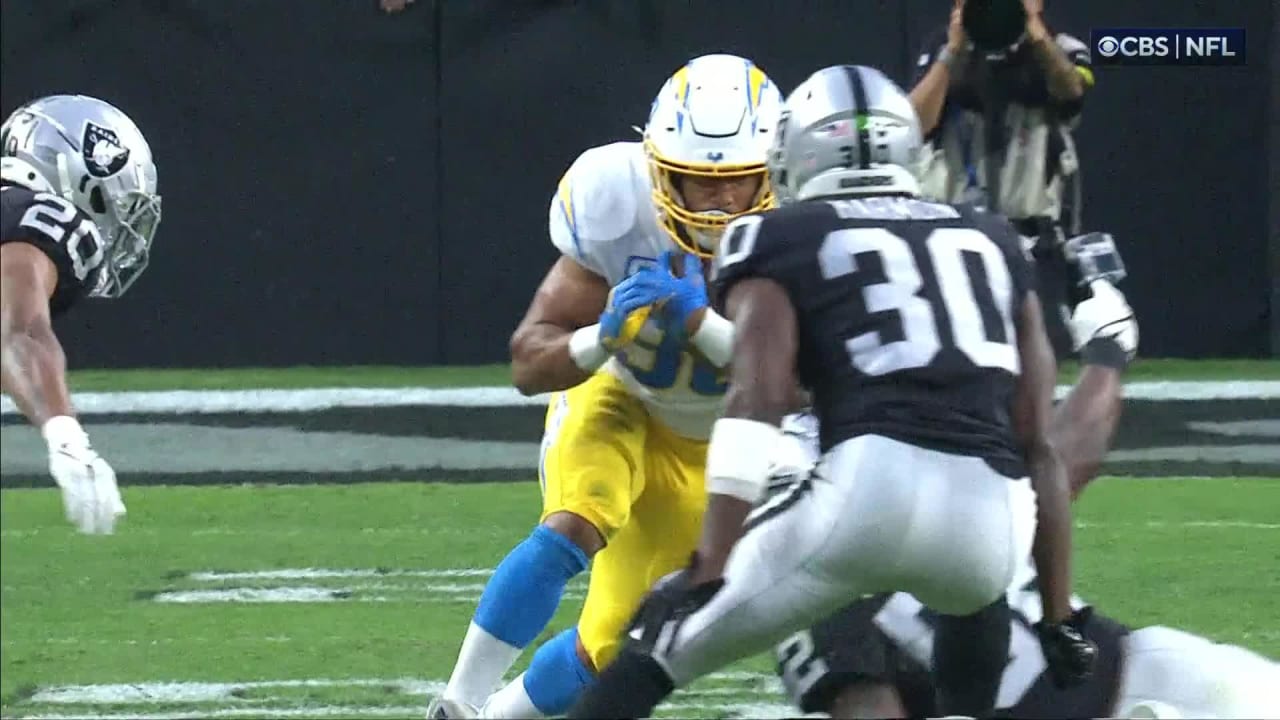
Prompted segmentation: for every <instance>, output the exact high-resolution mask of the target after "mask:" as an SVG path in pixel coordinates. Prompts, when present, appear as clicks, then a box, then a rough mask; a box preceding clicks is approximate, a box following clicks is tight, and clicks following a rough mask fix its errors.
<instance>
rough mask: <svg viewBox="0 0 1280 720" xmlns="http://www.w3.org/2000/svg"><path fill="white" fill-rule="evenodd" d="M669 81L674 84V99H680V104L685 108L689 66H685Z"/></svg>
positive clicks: (687, 102)
mask: <svg viewBox="0 0 1280 720" xmlns="http://www.w3.org/2000/svg"><path fill="white" fill-rule="evenodd" d="M671 80H672V81H673V82H675V84H676V97H678V98H680V102H681V104H683V105H685V106H686V107H687V106H688V105H689V66H688V65H685V66H684V67H682V68H680V69H679V70H677V71H676V74H675V75H673V76H671Z"/></svg>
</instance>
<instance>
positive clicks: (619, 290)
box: [600, 268, 671, 352]
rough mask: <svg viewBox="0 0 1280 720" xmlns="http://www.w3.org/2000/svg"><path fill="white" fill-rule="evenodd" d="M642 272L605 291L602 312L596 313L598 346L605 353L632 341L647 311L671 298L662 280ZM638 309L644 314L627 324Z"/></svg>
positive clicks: (651, 273) (654, 274) (643, 270)
mask: <svg viewBox="0 0 1280 720" xmlns="http://www.w3.org/2000/svg"><path fill="white" fill-rule="evenodd" d="M646 270H647V268H645V269H641V270H640V271H638V272H636V273H634V274H632V275H631V276H630V277H628V278H626V279H625V280H623V281H622V282H620V283H618V284H617V285H615V286H613V289H612V290H610V291H609V299H608V300H607V301H606V302H605V307H604V312H602V313H600V344H601V345H603V346H604V347H605V349H606V350H608V351H609V352H614V351H616V350H618V349H619V348H621V347H622V346H624V345H627V344H628V343H630V342H631V341H632V340H634V339H635V336H636V334H637V333H639V332H640V328H641V327H642V326H643V325H644V320H645V318H646V317H647V316H648V312H647V308H649V307H650V306H652V305H653V304H655V303H659V302H662V301H664V300H666V299H667V298H669V297H670V296H671V290H670V288H669V287H668V286H667V285H666V284H665V283H664V282H663V280H662V278H661V277H660V276H659V275H658V274H657V273H654V272H652V271H647V272H646ZM638 310H645V311H646V312H645V313H644V315H643V316H636V319H633V320H631V322H628V319H630V318H632V316H633V313H635V312H636V311H638Z"/></svg>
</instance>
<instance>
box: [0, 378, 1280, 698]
mask: <svg viewBox="0 0 1280 720" xmlns="http://www.w3.org/2000/svg"><path fill="white" fill-rule="evenodd" d="M1276 365H1277V364H1276V363H1225V364H1222V365H1219V364H1205V365H1201V366H1199V367H1197V366H1195V365H1191V364H1177V363H1175V364H1169V365H1167V366H1166V368H1165V369H1166V371H1167V372H1166V373H1165V374H1164V375H1160V374H1156V373H1153V374H1151V375H1149V376H1142V377H1138V376H1137V375H1136V374H1135V376H1134V377H1133V378H1132V379H1135V380H1136V379H1142V380H1148V379H1151V380H1156V379H1270V378H1278V377H1280V373H1278V372H1276ZM505 372H506V369H505V368H501V367H498V368H469V369H464V370H461V371H455V370H451V369H450V370H439V369H431V370H426V371H411V370H402V369H381V368H379V369H368V370H360V371H344V372H341V373H335V372H334V371H331V370H320V369H304V370H294V371H277V370H262V371H247V372H243V371H242V372H221V373H217V372H213V373H207V372H195V371H175V372H167V373H166V372H143V371H137V372H131V373H125V374H102V373H92V372H89V373H78V374H77V375H76V377H75V380H74V386H75V387H76V389H77V390H80V391H84V390H118V389H173V388H191V387H195V388H238V387H315V386H334V385H341V386H378V385H381V386H397V385H404V384H433V385H437V384H438V385H450V386H457V385H488V384H501V383H503V382H504V378H505ZM406 479H410V480H411V479H412V478H399V477H388V478H387V480H388V481H389V482H386V483H369V484H359V485H321V486H309V485H291V486H258V485H237V486H211V487H130V488H126V490H125V498H126V501H127V502H128V504H129V516H128V518H127V519H126V520H125V522H124V524H123V525H122V527H121V529H120V531H119V532H118V533H117V534H116V535H114V536H109V537H84V536H80V535H77V534H75V533H74V532H73V531H72V529H71V528H70V527H69V526H68V525H67V523H66V522H65V521H64V520H63V518H62V516H61V503H60V500H59V497H58V494H57V492H56V491H55V490H53V489H40V490H5V491H3V493H2V500H3V502H0V538H2V540H3V542H2V543H0V575H2V586H3V588H2V591H0V635H2V636H3V641H2V653H0V706H2V707H0V714H2V715H3V717H4V718H46V719H47V720H53V719H54V718H70V717H91V718H97V719H98V720H102V719H103V718H117V717H126V716H127V717H141V718H148V719H150V718H159V717H172V716H175V715H177V716H181V717H266V716H272V717H344V718H345V717H368V718H373V717H380V718H387V717H421V714H422V712H423V711H424V710H425V707H426V704H427V701H428V699H429V697H430V696H431V695H433V694H434V693H435V692H437V691H438V690H439V689H440V688H441V687H442V686H443V681H444V680H445V679H446V677H447V675H448V672H449V670H450V667H451V665H452V662H453V659H454V656H455V653H456V651H457V648H458V645H459V643H460V641H461V638H462V635H463V633H464V631H465V630H466V626H467V621H468V619H469V618H470V614H471V612H472V610H473V608H474V604H475V601H476V599H477V598H478V597H479V593H480V590H481V588H482V587H483V583H484V582H485V580H486V579H487V577H488V573H489V570H490V568H492V567H493V565H495V564H496V563H497V562H498V561H499V560H500V559H501V558H502V556H503V555H504V554H505V553H506V551H507V550H508V549H509V548H510V547H511V546H512V545H513V544H514V543H516V542H518V541H519V540H520V539H521V538H523V537H524V536H525V535H526V534H527V533H528V530H529V528H530V526H531V525H532V523H534V522H535V521H536V519H537V515H538V508H539V502H540V500H539V495H538V485H537V483H536V482H534V481H532V479H531V481H530V482H523V483H491V484H460V485H459V484H422V483H404V482H390V481H396V480H406ZM1076 519H1077V523H1078V530H1077V533H1076V544H1077V548H1078V555H1077V560H1076V586H1077V590H1078V592H1079V593H1080V594H1081V595H1083V596H1084V597H1085V598H1086V599H1087V600H1089V601H1091V602H1094V603H1096V605H1097V606H1098V608H1099V609H1101V610H1102V611H1103V612H1105V613H1107V614H1108V615H1111V616H1113V617H1116V618H1118V619H1120V620H1122V621H1124V622H1126V623H1128V624H1130V625H1134V626H1141V625H1147V624H1156V623H1160V624H1168V625H1172V626H1176V627H1179V628H1183V629H1187V630H1191V631H1194V632H1197V633H1200V634H1203V635H1206V636H1208V637H1211V638H1214V639H1217V640H1221V641H1226V642H1232V643H1239V644H1242V645H1245V646H1247V647H1249V648H1252V649H1254V650H1257V651H1260V652H1262V653H1264V654H1267V655H1269V656H1271V657H1280V626H1278V624H1277V618H1280V600H1277V598H1280V573H1277V572H1276V569H1277V567H1280V478H1144V479H1135V478H1103V479H1100V480H1099V481H1097V483H1095V485H1094V486H1092V487H1091V488H1090V489H1089V490H1088V492H1087V493H1086V494H1085V496H1084V498H1083V499H1082V500H1081V501H1080V503H1079V504H1078V506H1077V510H1076ZM584 587H585V583H584V582H583V578H578V579H576V580H575V581H574V582H573V583H572V584H571V585H570V589H569V594H568V596H567V599H566V602H565V603H564V604H563V605H562V607H561V609H560V611H559V613H558V614H557V615H556V618H555V620H554V621H553V622H552V624H551V626H550V627H549V628H548V630H547V631H546V633H545V634H544V636H543V638H540V639H539V642H540V641H541V640H543V639H546V638H549V637H550V636H551V635H553V634H554V633H556V632H558V631H559V630H561V629H562V628H564V627H567V626H569V625H570V624H571V623H572V622H573V620H574V617H575V615H576V612H577V610H578V608H579V607H580V604H581V598H582V592H583V590H584ZM267 600H270V602H266V601H267ZM530 655H531V653H526V655H525V657H524V658H523V659H522V661H521V663H520V664H519V665H518V666H517V668H519V667H523V666H524V664H525V662H527V660H528V657H529V656H530ZM782 702H783V699H782V697H781V696H780V695H779V694H778V693H777V683H776V682H775V681H774V680H773V678H772V663H771V662H770V660H769V659H768V658H759V657H758V658H753V659H751V660H748V661H744V662H743V663H741V664H739V665H738V666H736V667H734V668H731V669H729V670H728V671H726V672H724V673H720V674H718V675H716V676H714V677H711V678H708V679H705V680H703V681H702V682H700V683H699V684H697V685H695V686H694V687H692V688H690V689H688V690H686V691H684V692H682V693H680V694H678V695H676V696H675V697H674V698H673V699H672V701H671V702H670V703H669V704H668V705H667V706H665V707H664V708H663V709H662V711H661V714H662V715H664V716H681V717H762V716H768V715H774V716H780V715H785V714H786V713H787V712H788V711H787V709H786V708H785V707H783V706H782V705H781V703H782Z"/></svg>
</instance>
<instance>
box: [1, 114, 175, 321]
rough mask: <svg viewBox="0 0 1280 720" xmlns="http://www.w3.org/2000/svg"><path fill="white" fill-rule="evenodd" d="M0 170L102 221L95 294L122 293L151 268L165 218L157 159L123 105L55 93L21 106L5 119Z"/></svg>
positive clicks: (11, 180)
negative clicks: (150, 259) (102, 256)
mask: <svg viewBox="0 0 1280 720" xmlns="http://www.w3.org/2000/svg"><path fill="white" fill-rule="evenodd" d="M0 177H2V178H3V180H4V181H5V182H7V183H12V184H15V185H21V186H23V187H26V188H29V189H31V190H34V191H35V192H48V193H53V194H55V195H60V196H62V197H63V198H65V199H66V200H68V201H69V202H71V204H73V205H75V206H76V207H78V208H80V210H82V211H84V212H85V214H87V215H88V216H89V217H90V218H92V219H93V221H94V223H96V224H97V226H98V230H99V231H100V232H101V233H102V240H103V243H104V244H105V245H106V247H105V248H104V252H105V254H106V259H105V261H104V262H103V270H102V272H101V274H100V275H99V277H98V284H97V286H96V287H94V288H93V289H91V291H90V294H91V295H94V296H97V297H119V296H120V295H123V294H124V292H125V291H126V290H128V289H129V286H130V285H132V284H133V282H134V281H135V280H137V279H138V276H139V275H141V274H142V271H143V270H145V269H146V267H147V261H148V255H149V253H150V250H151V240H152V238H153V237H155V233H156V228H157V227H158V226H159V225H160V196H159V195H158V194H156V166H155V163H154V162H153V161H152V158H151V148H150V146H148V145H147V141H146V138H144V137H142V132H141V131H140V130H138V126H137V125H134V124H133V121H132V120H130V119H129V117H128V116H127V115H125V114H124V113H123V112H120V110H119V109H117V108H116V107H114V106H112V105H111V104H109V103H106V102H103V101H102V100H98V99H97V98H92V97H87V96H85V95H50V96H48V97H43V98H40V99H38V100H33V101H31V102H29V103H27V104H26V105H23V106H22V107H20V108H18V109H17V110H15V111H14V112H13V114H12V115H10V116H9V117H8V119H6V120H5V121H4V125H3V126H0Z"/></svg>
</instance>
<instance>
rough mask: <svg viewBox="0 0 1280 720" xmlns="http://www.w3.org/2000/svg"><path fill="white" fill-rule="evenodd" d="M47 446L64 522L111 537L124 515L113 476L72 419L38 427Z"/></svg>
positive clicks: (82, 429) (111, 471) (51, 420)
mask: <svg viewBox="0 0 1280 720" xmlns="http://www.w3.org/2000/svg"><path fill="white" fill-rule="evenodd" d="M41 433H42V434H43V435H44V439H45V442H46V443H47V444H48V445H49V474H50V475H53V479H54V480H55V481H56V482H57V483H58V487H60V488H62V505H63V508H64V509H65V510H66V514H67V520H69V521H71V523H72V524H73V525H75V526H76V528H78V529H79V530H80V532H82V533H87V534H90V535H94V534H110V533H111V532H112V531H114V530H115V526H116V519H117V518H119V517H120V516H121V515H124V514H125V507H124V500H122V499H121V498H120V488H119V487H117V486H116V473H115V471H114V470H112V469H111V466H110V465H108V464H107V461H106V460H103V459H102V458H101V457H99V455H98V453H96V452H94V450H93V448H92V447H91V446H90V445H89V436H88V435H86V434H85V432H84V428H82V427H80V423H79V422H77V421H76V419H75V418H73V417H69V416H67V415H59V416H58V417H54V418H50V419H49V421H48V422H46V423H45V424H44V427H43V428H41Z"/></svg>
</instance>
